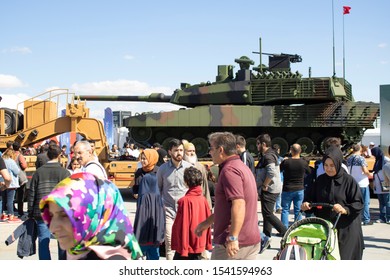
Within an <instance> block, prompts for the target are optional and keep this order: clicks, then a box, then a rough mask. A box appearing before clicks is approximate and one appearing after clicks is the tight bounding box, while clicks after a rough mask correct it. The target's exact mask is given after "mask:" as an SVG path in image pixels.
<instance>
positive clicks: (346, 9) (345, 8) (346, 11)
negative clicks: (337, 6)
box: [343, 6, 351, 15]
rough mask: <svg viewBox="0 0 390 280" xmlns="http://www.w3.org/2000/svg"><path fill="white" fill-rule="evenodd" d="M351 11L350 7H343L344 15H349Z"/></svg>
mask: <svg viewBox="0 0 390 280" xmlns="http://www.w3.org/2000/svg"><path fill="white" fill-rule="evenodd" d="M349 10H351V7H350V6H343V15H346V14H349Z"/></svg>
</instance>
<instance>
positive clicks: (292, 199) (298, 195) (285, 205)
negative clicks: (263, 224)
mask: <svg viewBox="0 0 390 280" xmlns="http://www.w3.org/2000/svg"><path fill="white" fill-rule="evenodd" d="M303 195H304V190H300V191H292V192H282V216H281V220H282V223H283V225H284V226H285V227H286V228H288V226H289V223H288V214H289V213H290V207H291V203H293V205H294V221H297V220H298V219H302V215H299V211H300V210H301V204H302V201H303Z"/></svg>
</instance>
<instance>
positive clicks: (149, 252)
mask: <svg viewBox="0 0 390 280" xmlns="http://www.w3.org/2000/svg"><path fill="white" fill-rule="evenodd" d="M140 247H141V250H142V253H143V254H144V255H145V256H146V259H147V260H159V259H160V247H159V246H152V245H149V246H142V245H141V246H140Z"/></svg>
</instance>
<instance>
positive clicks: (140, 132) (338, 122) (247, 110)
mask: <svg viewBox="0 0 390 280" xmlns="http://www.w3.org/2000/svg"><path fill="white" fill-rule="evenodd" d="M378 115H379V104H376V103H372V102H353V101H338V102H328V103H321V104H311V105H296V106H291V105H275V106H253V105H209V106H198V107H196V108H192V109H182V110H177V111H171V112H161V113H151V114H141V115H138V116H134V117H130V118H128V119H126V121H125V125H126V126H127V127H129V128H130V137H131V138H132V139H133V140H134V141H136V142H141V143H149V144H152V143H154V142H160V143H163V145H164V143H166V142H167V141H168V140H169V139H170V138H172V137H173V138H179V139H187V140H189V141H192V142H195V143H194V144H195V145H197V147H196V150H197V154H198V157H207V155H208V143H207V135H208V134H209V133H211V132H216V131H231V132H232V133H236V134H241V135H243V136H244V137H245V138H246V140H247V148H248V150H249V151H251V152H252V153H256V145H255V138H256V137H257V136H258V135H260V134H261V133H269V134H270V135H271V137H272V138H273V141H274V142H277V143H278V144H279V145H280V146H281V153H282V154H283V153H287V151H288V148H289V146H290V145H291V144H293V143H296V142H298V143H300V144H301V145H302V146H303V148H304V154H306V155H316V154H318V153H319V152H321V150H322V142H323V141H324V139H325V138H326V137H331V136H332V137H340V138H341V139H342V142H343V144H344V145H345V147H346V148H347V147H349V146H350V145H352V144H353V143H357V142H359V141H360V140H361V138H362V136H363V133H364V131H365V130H366V129H368V128H372V127H373V123H374V121H375V120H376V118H377V117H378Z"/></svg>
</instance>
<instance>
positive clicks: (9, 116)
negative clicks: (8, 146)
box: [0, 108, 16, 134]
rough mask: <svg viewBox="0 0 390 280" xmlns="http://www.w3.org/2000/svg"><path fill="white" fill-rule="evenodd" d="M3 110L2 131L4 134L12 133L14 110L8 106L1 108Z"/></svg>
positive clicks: (13, 131)
mask: <svg viewBox="0 0 390 280" xmlns="http://www.w3.org/2000/svg"><path fill="white" fill-rule="evenodd" d="M1 109H2V110H4V132H5V134H14V133H16V130H15V114H14V113H13V112H12V111H14V110H11V109H8V108H1ZM0 125H1V124H0Z"/></svg>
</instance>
